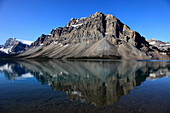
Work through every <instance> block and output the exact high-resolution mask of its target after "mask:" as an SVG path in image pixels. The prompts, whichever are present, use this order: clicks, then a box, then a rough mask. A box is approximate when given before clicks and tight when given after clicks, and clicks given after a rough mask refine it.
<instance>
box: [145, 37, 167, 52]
mask: <svg viewBox="0 0 170 113" xmlns="http://www.w3.org/2000/svg"><path fill="white" fill-rule="evenodd" d="M147 41H148V42H149V44H151V45H153V46H155V47H157V48H159V49H160V50H162V51H170V42H162V41H160V40H156V39H149V40H147Z"/></svg>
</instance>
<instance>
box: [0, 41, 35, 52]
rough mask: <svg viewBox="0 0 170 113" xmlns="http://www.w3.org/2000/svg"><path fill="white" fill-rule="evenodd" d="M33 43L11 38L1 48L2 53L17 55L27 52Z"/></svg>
mask: <svg viewBox="0 0 170 113" xmlns="http://www.w3.org/2000/svg"><path fill="white" fill-rule="evenodd" d="M31 42H32V41H26V40H20V39H16V38H9V39H8V40H7V41H6V43H5V44H4V45H3V47H2V48H0V51H1V53H2V52H3V53H5V54H16V53H21V52H23V51H25V50H26V48H27V47H29V45H30V44H31Z"/></svg>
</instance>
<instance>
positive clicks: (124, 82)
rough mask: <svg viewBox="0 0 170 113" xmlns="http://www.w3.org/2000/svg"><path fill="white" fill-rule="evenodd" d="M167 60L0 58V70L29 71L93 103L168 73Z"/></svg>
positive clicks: (10, 73) (11, 75)
mask: <svg viewBox="0 0 170 113" xmlns="http://www.w3.org/2000/svg"><path fill="white" fill-rule="evenodd" d="M169 69H170V64H168V63H167V62H137V61H59V60H48V61H31V60H27V61H1V62H0V71H1V72H3V73H4V75H5V76H6V78H7V79H9V80H13V79H18V78H21V77H31V76H32V75H33V76H34V77H36V79H37V80H38V81H39V82H41V84H48V85H49V86H50V87H51V88H52V89H53V90H56V91H64V92H65V93H66V94H67V95H68V97H69V99H71V100H77V99H78V100H80V101H82V102H87V103H91V104H93V105H95V106H102V105H109V104H112V103H114V102H117V101H118V100H119V99H120V97H121V96H123V95H127V94H129V92H130V90H132V89H134V88H135V87H136V86H139V85H140V84H141V83H142V82H143V81H145V80H146V78H148V79H156V78H160V77H164V76H170V71H169Z"/></svg>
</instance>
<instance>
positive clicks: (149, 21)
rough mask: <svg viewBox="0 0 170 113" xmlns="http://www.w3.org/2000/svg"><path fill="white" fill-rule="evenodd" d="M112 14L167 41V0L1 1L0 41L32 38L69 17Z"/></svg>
mask: <svg viewBox="0 0 170 113" xmlns="http://www.w3.org/2000/svg"><path fill="white" fill-rule="evenodd" d="M97 11H100V12H102V13H104V14H112V15H114V16H116V17H117V18H118V19H120V20H121V21H122V22H123V23H124V24H126V25H128V26H129V27H130V28H131V29H132V30H135V31H137V32H139V33H140V34H141V35H142V36H144V37H145V38H146V39H150V38H155V39H158V40H162V41H170V0H0V44H4V43H5V41H6V40H7V39H8V38H11V37H15V38H18V39H24V40H31V41H35V40H36V39H37V38H38V37H39V36H40V35H41V34H48V33H49V32H50V31H51V29H53V28H56V27H62V26H65V25H66V24H67V22H68V21H69V20H70V19H71V18H73V17H74V18H81V17H89V16H90V15H91V14H93V13H95V12H97Z"/></svg>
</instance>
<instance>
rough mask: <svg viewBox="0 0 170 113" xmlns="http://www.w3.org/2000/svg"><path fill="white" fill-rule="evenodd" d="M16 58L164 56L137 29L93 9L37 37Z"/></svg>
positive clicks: (162, 57)
mask: <svg viewBox="0 0 170 113" xmlns="http://www.w3.org/2000/svg"><path fill="white" fill-rule="evenodd" d="M18 57H24V58H60V59H61V58H62V59H67V58H114V59H117V58H118V59H119V58H122V59H168V58H169V57H168V56H167V55H166V54H164V55H163V54H159V49H158V48H157V47H154V46H152V45H150V44H149V43H148V42H147V41H146V40H145V38H144V37H142V36H141V35H140V34H139V33H138V32H136V31H132V30H131V29H130V28H129V27H128V26H127V25H125V24H123V23H122V22H121V21H120V20H118V19H117V18H116V17H114V16H113V15H110V14H107V15H104V14H103V13H101V12H96V13H95V14H93V15H90V17H86V18H80V19H75V18H72V19H71V20H70V21H69V22H68V23H67V25H66V26H65V27H59V28H56V29H53V30H52V31H51V32H50V34H49V35H42V36H41V37H39V38H38V39H37V40H36V41H35V42H34V43H33V44H32V45H31V47H30V48H29V49H28V50H27V51H25V52H24V53H22V54H20V55H19V56H18Z"/></svg>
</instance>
